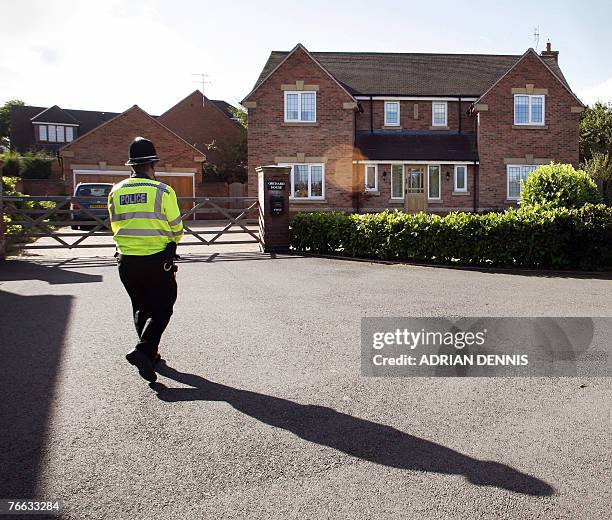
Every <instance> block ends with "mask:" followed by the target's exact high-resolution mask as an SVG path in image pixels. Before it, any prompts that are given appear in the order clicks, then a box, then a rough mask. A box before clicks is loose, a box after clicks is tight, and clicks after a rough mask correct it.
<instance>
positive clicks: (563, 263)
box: [291, 204, 612, 270]
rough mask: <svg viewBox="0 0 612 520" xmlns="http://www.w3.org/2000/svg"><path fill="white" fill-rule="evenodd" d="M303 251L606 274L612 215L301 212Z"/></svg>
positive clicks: (594, 211)
mask: <svg viewBox="0 0 612 520" xmlns="http://www.w3.org/2000/svg"><path fill="white" fill-rule="evenodd" d="M291 246H292V247H293V248H294V249H295V250H297V251H302V252H311V253H316V254H338V255H344V256H351V257H359V258H373V259H379V260H399V261H417V262H428V263H439V264H454V265H455V264H456V265H475V266H486V267H494V266H498V267H530V268H533V267H535V268H549V269H550V268H552V269H585V270H607V269H611V268H612V208H611V207H609V206H606V205H604V204H599V205H593V204H587V205H585V206H583V207H582V208H579V209H567V208H541V207H535V208H523V209H517V210H514V209H512V210H508V211H505V212H503V213H488V214H484V215H477V214H472V213H451V214H449V215H447V216H445V217H441V216H438V215H433V214H431V213H418V214H416V215H411V214H407V213H402V212H399V211H384V212H382V213H373V214H365V215H355V214H352V215H349V214H345V213H337V212H318V213H299V214H298V215H296V216H295V218H294V219H293V222H292V224H291Z"/></svg>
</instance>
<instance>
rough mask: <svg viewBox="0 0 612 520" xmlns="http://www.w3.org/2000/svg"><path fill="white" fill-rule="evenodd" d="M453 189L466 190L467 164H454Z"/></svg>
mask: <svg viewBox="0 0 612 520" xmlns="http://www.w3.org/2000/svg"><path fill="white" fill-rule="evenodd" d="M454 188H455V189H454V191H456V192H457V191H458V192H465V191H467V166H465V165H463V164H457V165H456V166H455V187H454Z"/></svg>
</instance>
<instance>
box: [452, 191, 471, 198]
mask: <svg viewBox="0 0 612 520" xmlns="http://www.w3.org/2000/svg"><path fill="white" fill-rule="evenodd" d="M452 194H453V195H457V196H459V197H461V196H465V195H469V194H470V192H469V191H453V193H452Z"/></svg>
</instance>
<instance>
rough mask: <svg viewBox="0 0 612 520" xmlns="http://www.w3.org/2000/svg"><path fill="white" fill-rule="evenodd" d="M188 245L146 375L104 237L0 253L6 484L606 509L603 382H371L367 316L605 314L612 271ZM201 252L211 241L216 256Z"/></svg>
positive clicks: (210, 507)
mask: <svg viewBox="0 0 612 520" xmlns="http://www.w3.org/2000/svg"><path fill="white" fill-rule="evenodd" d="M220 247H221V249H217V250H214V249H206V248H205V247H204V246H200V247H196V246H194V247H192V248H187V249H185V250H184V251H183V254H184V257H183V261H182V262H181V265H180V269H179V272H178V281H179V291H180V294H179V299H178V302H177V305H176V307H175V315H174V317H173V319H172V321H171V324H170V326H169V328H168V330H167V332H166V334H165V336H164V341H163V347H162V355H163V356H164V358H166V359H167V367H166V368H164V369H163V370H162V372H163V373H162V375H160V378H159V380H158V381H159V383H158V384H157V385H155V386H154V388H150V387H149V386H148V385H147V384H146V382H144V381H143V380H141V379H140V378H139V377H138V375H137V373H136V371H135V370H134V369H133V367H131V366H130V365H128V364H127V362H126V361H125V359H124V357H123V356H124V354H125V352H126V351H127V350H128V349H130V348H131V347H132V346H133V344H134V341H135V337H134V332H133V330H132V324H131V320H130V305H129V300H128V297H127V295H126V294H125V293H124V290H123V288H122V286H121V284H120V282H119V279H118V276H117V273H116V268H115V266H114V261H113V259H112V257H111V256H110V253H109V250H92V251H90V252H86V253H82V252H78V253H77V254H78V255H80V256H79V257H77V258H74V257H73V255H74V252H73V253H66V252H58V251H50V252H49V251H46V252H37V253H36V255H34V256H27V257H24V258H22V259H17V260H10V261H8V262H6V263H4V264H0V306H1V308H2V319H1V321H0V341H1V342H2V354H3V359H2V371H3V374H2V377H1V378H0V389H1V391H2V400H1V401H0V424H2V430H3V434H2V435H1V436H0V455H1V458H2V460H1V461H0V462H1V466H2V472H1V475H0V479H1V480H0V497H7V498H8V497H11V498H39V499H40V498H44V499H61V500H64V505H65V512H64V514H63V518H71V519H88V518H95V519H102V518H104V519H107V518H126V519H127V518H130V519H132V518H134V519H148V518H151V519H152V518H155V519H166V518H168V519H171V518H172V519H174V518H184V519H191V518H193V519H196V518H197V519H200V518H274V519H276V518H278V519H287V518H300V519H302V518H307V519H312V518H317V519H318V518H351V519H361V518H363V519H366V518H401V519H412V518H414V519H419V520H423V519H440V518H444V519H462V520H463V519H466V518H505V519H509V518H512V519H514V518H516V519H526V518H546V519H557V518H559V519H567V518H572V519H582V518H584V519H597V518H609V512H610V508H611V507H612V503H611V497H610V490H609V477H610V468H611V461H612V456H611V453H612V443H611V440H610V439H611V429H610V415H609V414H610V404H611V402H612V400H611V398H612V395H611V394H612V392H611V384H610V381H609V379H605V378H600V379H586V378H585V379H582V378H514V379H510V378H506V379H504V378H409V379H408V378H366V377H362V376H361V375H360V318H361V317H363V316H464V315H468V316H611V315H612V299H611V298H610V294H612V280H610V279H605V278H602V277H599V278H592V277H589V276H588V275H586V276H584V277H573V276H572V275H568V276H546V275H544V276H537V275H529V274H507V273H487V272H479V271H472V270H454V269H444V268H429V267H415V266H406V265H381V264H371V263H367V262H351V261H342V260H327V259H317V258H303V257H298V256H278V257H276V258H271V257H269V256H268V255H263V254H260V253H258V252H257V250H256V249H255V248H253V246H250V245H249V246H242V247H240V248H237V247H235V246H234V247H231V246H220ZM215 251H217V252H216V254H212V253H214V252H215Z"/></svg>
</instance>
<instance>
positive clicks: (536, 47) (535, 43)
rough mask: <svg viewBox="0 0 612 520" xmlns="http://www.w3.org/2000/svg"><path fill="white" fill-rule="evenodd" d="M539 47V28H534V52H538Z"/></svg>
mask: <svg viewBox="0 0 612 520" xmlns="http://www.w3.org/2000/svg"><path fill="white" fill-rule="evenodd" d="M539 45H540V28H539V27H535V28H534V29H533V46H534V48H535V50H536V52H538V47H539Z"/></svg>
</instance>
